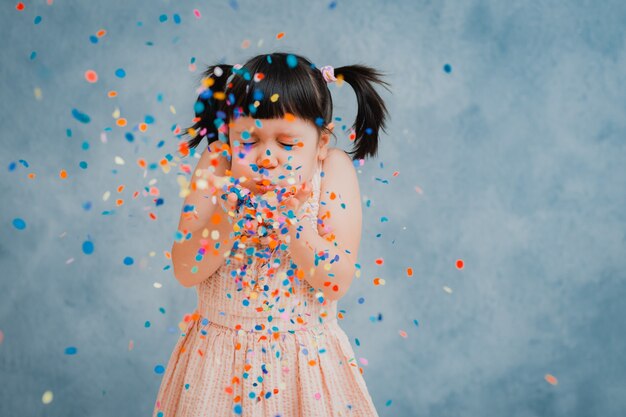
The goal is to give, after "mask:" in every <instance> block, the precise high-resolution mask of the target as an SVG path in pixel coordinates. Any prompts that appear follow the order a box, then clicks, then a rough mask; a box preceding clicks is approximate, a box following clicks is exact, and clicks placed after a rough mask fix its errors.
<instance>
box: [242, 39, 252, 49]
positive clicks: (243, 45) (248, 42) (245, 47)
mask: <svg viewBox="0 0 626 417" xmlns="http://www.w3.org/2000/svg"><path fill="white" fill-rule="evenodd" d="M241 47H242V48H243V49H247V48H248V47H250V41H249V40H248V39H244V41H243V42H241Z"/></svg>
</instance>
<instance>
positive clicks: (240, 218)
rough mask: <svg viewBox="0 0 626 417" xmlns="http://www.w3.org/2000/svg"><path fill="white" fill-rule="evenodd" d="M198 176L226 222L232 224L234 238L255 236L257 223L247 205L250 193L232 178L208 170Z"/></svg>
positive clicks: (252, 211)
mask: <svg viewBox="0 0 626 417" xmlns="http://www.w3.org/2000/svg"><path fill="white" fill-rule="evenodd" d="M198 175H199V176H200V177H201V178H202V179H204V180H206V183H205V184H203V185H204V186H206V188H208V189H209V191H210V192H211V196H216V197H217V200H218V203H219V205H220V207H221V208H222V210H223V211H224V213H226V216H227V220H228V222H229V223H231V224H233V230H234V231H235V236H238V235H240V234H243V235H248V236H252V235H254V234H256V230H257V227H258V222H257V221H256V216H255V213H254V210H251V208H250V204H249V202H250V196H251V191H250V190H249V189H248V188H246V187H244V186H242V185H241V184H235V179H234V178H233V177H232V176H221V175H215V174H214V173H213V172H211V171H210V170H204V171H202V172H201V173H199V174H198Z"/></svg>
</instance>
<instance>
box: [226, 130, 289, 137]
mask: <svg viewBox="0 0 626 417" xmlns="http://www.w3.org/2000/svg"><path fill="white" fill-rule="evenodd" d="M234 132H235V133H243V132H250V130H249V129H244V130H235V131H234ZM250 134H251V135H255V136H258V135H257V134H256V132H250ZM277 134H278V135H279V136H280V135H287V136H297V135H298V134H297V133H294V132H287V131H284V132H277Z"/></svg>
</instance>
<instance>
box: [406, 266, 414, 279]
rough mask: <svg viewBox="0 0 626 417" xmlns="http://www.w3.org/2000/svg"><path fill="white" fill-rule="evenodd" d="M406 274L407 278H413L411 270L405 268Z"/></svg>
mask: <svg viewBox="0 0 626 417" xmlns="http://www.w3.org/2000/svg"><path fill="white" fill-rule="evenodd" d="M406 274H407V276H409V277H412V276H413V268H407V269H406Z"/></svg>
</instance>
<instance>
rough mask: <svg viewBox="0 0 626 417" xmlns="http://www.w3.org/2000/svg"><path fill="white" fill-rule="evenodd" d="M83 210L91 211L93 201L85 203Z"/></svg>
mask: <svg viewBox="0 0 626 417" xmlns="http://www.w3.org/2000/svg"><path fill="white" fill-rule="evenodd" d="M83 210H85V211H89V210H91V201H85V202H84V203H83Z"/></svg>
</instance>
